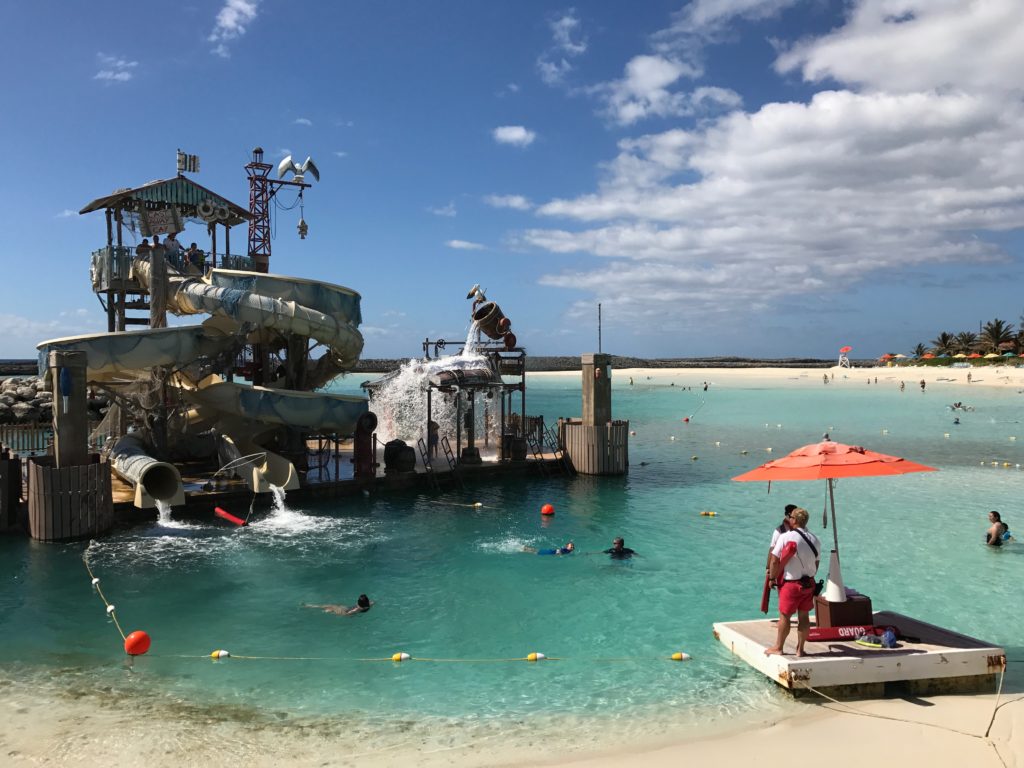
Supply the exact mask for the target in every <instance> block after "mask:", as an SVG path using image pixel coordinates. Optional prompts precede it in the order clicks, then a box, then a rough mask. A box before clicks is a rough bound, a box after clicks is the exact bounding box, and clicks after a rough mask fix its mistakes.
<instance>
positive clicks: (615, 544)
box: [601, 536, 636, 560]
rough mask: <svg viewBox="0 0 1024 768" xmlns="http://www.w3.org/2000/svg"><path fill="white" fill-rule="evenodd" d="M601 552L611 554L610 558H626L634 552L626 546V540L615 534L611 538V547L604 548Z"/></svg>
mask: <svg viewBox="0 0 1024 768" xmlns="http://www.w3.org/2000/svg"><path fill="white" fill-rule="evenodd" d="M601 554H602V555H609V556H611V558H612V560H627V559H629V558H631V557H632V556H633V555H635V554H636V552H634V551H633V550H632V549H630V548H629V547H627V546H626V542H625V541H623V539H622V537H621V536H616V537H615V538H614V539H612V548H611V549H606V550H604V551H603V552H601Z"/></svg>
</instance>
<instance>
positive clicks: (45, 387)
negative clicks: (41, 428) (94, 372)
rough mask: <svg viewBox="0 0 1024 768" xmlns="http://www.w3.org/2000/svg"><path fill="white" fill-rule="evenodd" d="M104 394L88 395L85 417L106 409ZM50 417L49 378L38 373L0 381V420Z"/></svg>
mask: <svg viewBox="0 0 1024 768" xmlns="http://www.w3.org/2000/svg"><path fill="white" fill-rule="evenodd" d="M107 405H108V400H107V397H106V396H105V395H90V397H89V410H90V414H89V420H90V421H96V420H97V419H100V418H102V417H103V414H104V413H106V409H107ZM51 421H53V392H51V391H50V380H49V379H42V378H40V377H39V376H12V377H11V378H9V379H4V380H3V381H0V424H49V423H50V422H51Z"/></svg>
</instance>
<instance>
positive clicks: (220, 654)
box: [210, 649, 231, 659]
mask: <svg viewBox="0 0 1024 768" xmlns="http://www.w3.org/2000/svg"><path fill="white" fill-rule="evenodd" d="M229 656H231V654H230V653H228V652H227V651H225V650H223V649H217V650H216V651H214V652H213V653H211V654H210V658H211V659H226V658H228V657H229Z"/></svg>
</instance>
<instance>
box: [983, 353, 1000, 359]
mask: <svg viewBox="0 0 1024 768" xmlns="http://www.w3.org/2000/svg"><path fill="white" fill-rule="evenodd" d="M997 357H999V354H998V353H996V352H989V353H988V354H987V355H985V359H986V360H994V359H995V358H997Z"/></svg>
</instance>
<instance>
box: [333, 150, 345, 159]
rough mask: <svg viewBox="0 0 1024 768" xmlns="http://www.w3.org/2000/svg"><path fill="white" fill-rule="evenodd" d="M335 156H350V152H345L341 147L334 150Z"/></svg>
mask: <svg viewBox="0 0 1024 768" xmlns="http://www.w3.org/2000/svg"><path fill="white" fill-rule="evenodd" d="M334 156H335V157H348V152H345V151H344V150H341V149H336V150H334Z"/></svg>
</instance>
